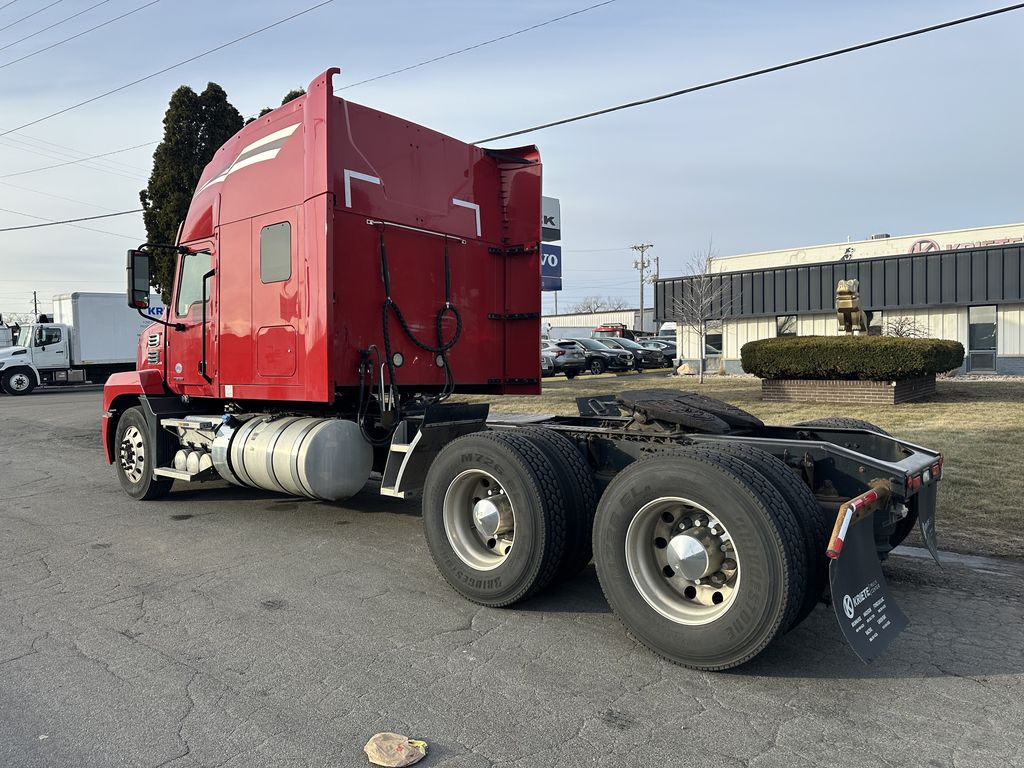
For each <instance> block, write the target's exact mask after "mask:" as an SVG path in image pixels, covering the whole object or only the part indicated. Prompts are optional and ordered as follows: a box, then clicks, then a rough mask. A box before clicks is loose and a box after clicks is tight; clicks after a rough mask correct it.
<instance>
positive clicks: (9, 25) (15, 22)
mask: <svg viewBox="0 0 1024 768" xmlns="http://www.w3.org/2000/svg"><path fill="white" fill-rule="evenodd" d="M63 2H64V0H53V2H52V3H50V4H49V5H44V6H43V7H42V8H40V9H39V10H38V11H32V13H30V14H29V15H28V16H22V17H21V18H20V19H18V20H17V21H12V22H11V23H10V24H8V25H7V26H6V27H0V32H3V31H4V30H5V29H10V28H11V27H13V26H15V25H16V24H21V22H23V21H28V20H29V19H31V18H32V17H33V16H37V15H38V14H40V13H42V12H43V11H45V10H47V9H48V8H53V6H55V5H59V4H60V3H63ZM8 5H10V3H8ZM6 7H7V6H6V5H5V6H4V8H6Z"/></svg>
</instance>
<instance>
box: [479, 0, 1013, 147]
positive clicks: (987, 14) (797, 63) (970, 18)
mask: <svg viewBox="0 0 1024 768" xmlns="http://www.w3.org/2000/svg"><path fill="white" fill-rule="evenodd" d="M1021 8H1024V3H1016V4H1015V5H1007V6H1004V7H1002V8H996V9H995V10H992V11H985V12H984V13H976V14H974V15H973V16H964V17H962V18H959V19H954V20H952V21H945V22H942V23H941V24H933V25H931V26H929V27H922V28H921V29H915V30H911V31H910V32H902V33H900V34H898V35H891V36H889V37H883V38H881V39H879V40H872V41H870V42H866V43H858V44H857V45H850V46H847V47H846V48H839V49H837V50H834V51H829V52H828V53H819V54H816V55H814V56H807V57H805V58H802V59H795V60H793V61H787V62H786V63H785V64H776V65H775V66H773V67H765V68H764V69H756V70H754V71H752V72H745V73H744V74H742V75H733V76H732V77H726V78H722V79H721V80H713V81H711V82H709V83H702V84H701V85H692V86H690V87H688V88H682V89H680V90H678V91H672V92H671V93H663V94H661V95H660V96H651V97H650V98H646V99H640V100H638V101H630V102H627V103H626V104H619V105H618V106H614V107H607V108H605V109H598V110H595V111H594V112H587V113H585V114H582V115H576V116H574V117H566V118H563V119H562V120H555V121H553V122H550V123H542V124H541V125H535V126H533V127H532V128H523V129H522V130H519V131H512V132H511V133H502V134H500V135H498V136H491V137H489V138H486V139H480V140H479V141H474V142H473V143H474V144H485V143H487V142H489V141H498V140H499V139H509V138H511V137H513V136H522V135H523V134H524V133H533V132H534V131H540V130H543V129H545V128H553V127H555V126H556V125H565V124H566V123H575V122H578V121H580V120H588V119H590V118H592V117H598V116H599V115H607V114H609V113H611V112H618V111H620V110H623V109H632V108H633V107H640V106H643V105H645V104H653V103H654V102H656V101H664V100H665V99H674V98H675V97H677V96H685V95H686V94H688V93H695V92H697V91H706V90H708V89H710V88H717V87H718V86H720V85H728V84H729V83H735V82H739V81H740V80H749V79H750V78H753V77H760V76H761V75H768V74H771V73H772V72H780V71H782V70H784V69H791V68H793V67H799V66H802V65H804V64H811V63H812V62H815V61H822V60H823V59H831V58H835V57H836V56H843V55H845V54H847V53H854V52H855V51H863V50H864V49H866V48H874V47H875V46H879V45H885V44H886V43H894V42H896V41H898V40H906V39H907V38H910V37H917V36H918V35H925V34H928V33H929V32H936V31H938V30H940V29H948V28H949V27H955V26H958V25H960V24H968V23H970V22H972V21H978V20H979V19H987V18H989V17H992V16H998V15H1000V14H1003V13H1009V12H1010V11H1017V10H1020V9H1021Z"/></svg>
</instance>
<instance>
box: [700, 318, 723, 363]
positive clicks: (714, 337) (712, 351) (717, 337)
mask: <svg viewBox="0 0 1024 768" xmlns="http://www.w3.org/2000/svg"><path fill="white" fill-rule="evenodd" d="M721 354H722V321H721V320H706V321H705V322H704V356H705V357H707V356H708V355H712V356H714V355H721Z"/></svg>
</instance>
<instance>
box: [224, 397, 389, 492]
mask: <svg viewBox="0 0 1024 768" xmlns="http://www.w3.org/2000/svg"><path fill="white" fill-rule="evenodd" d="M212 453H213V464H214V466H215V467H216V469H217V471H218V472H219V473H220V475H221V476H222V477H223V478H225V479H226V480H229V481H231V482H233V483H235V484H236V485H247V486H251V487H253V488H263V489H264V490H268V491H278V492H279V493H288V494H291V495H293V496H308V497H309V498H311V499H324V500H327V501H335V500H337V499H345V498H348V497H349V496H352V495H353V494H355V493H357V492H358V491H359V490H360V489H361V488H362V487H363V486H364V485H365V484H366V481H367V480H368V479H369V477H370V470H371V469H372V467H373V449H372V448H371V446H370V444H369V443H368V442H366V440H365V439H364V438H363V434H362V432H361V430H360V429H359V425H358V424H356V423H355V422H354V421H348V420H346V419H323V418H316V417H311V416H257V417H254V418H251V419H249V420H248V421H246V422H244V423H243V424H242V425H241V426H239V427H237V428H233V427H230V426H228V425H223V426H222V427H221V428H220V429H219V430H218V433H217V437H216V439H215V440H214V442H213V451H212Z"/></svg>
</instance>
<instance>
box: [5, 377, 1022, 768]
mask: <svg viewBox="0 0 1024 768" xmlns="http://www.w3.org/2000/svg"><path fill="white" fill-rule="evenodd" d="M100 403H101V393H100V391H99V390H98V388H91V389H89V388H86V389H83V390H78V391H66V392H61V391H59V390H57V391H51V392H46V391H43V392H39V393H37V394H34V395H31V396H28V397H22V398H12V397H2V398H0V426H2V430H3V441H2V443H0V499H2V501H0V537H2V541H3V548H2V551H0V723H2V725H0V765H2V766H55V765H69V766H77V767H80V768H85V767H86V766H98V767H99V766H102V767H103V768H107V767H108V766H121V765H125V766H165V765H166V766H175V767H176V768H184V767H185V766H286V765H295V766H349V765H352V766H357V765H365V764H366V759H365V757H364V755H363V753H362V746H363V744H364V743H365V742H366V740H367V739H368V738H369V737H370V736H371V735H373V734H374V733H376V732H378V731H385V730H393V731H398V732H400V733H405V734H408V735H410V736H413V737H418V738H423V739H425V740H426V741H428V742H429V744H430V748H429V749H430V752H429V755H428V757H427V759H426V760H425V761H424V762H423V763H422V764H423V765H430V766H434V765H436V766H442V765H443V766H467V767H468V766H506V765H508V766H512V765H515V766H563V765H564V766H581V765H601V766H623V765H628V766H651V765H666V764H683V765H688V766H690V765H708V766H716V768H718V767H726V766H811V765H850V766H853V765H857V766H862V765H928V766H936V767H939V766H954V765H955V766H975V765H977V766H992V765H1005V764H1024V744H1022V740H1021V738H1020V734H1021V733H1022V732H1024V684H1022V678H1024V601H1022V599H1021V598H1022V596H1024V564H1022V563H1021V562H1020V561H1013V560H1000V561H992V560H985V559H980V558H979V559H974V560H969V559H968V560H961V561H959V562H956V563H950V564H947V565H946V566H945V567H944V568H942V569H939V568H937V567H936V566H935V565H934V564H932V563H931V562H929V561H927V560H925V559H923V558H921V557H920V556H919V553H918V552H910V553H908V554H904V555H900V556H894V557H893V558H891V560H890V561H889V562H888V563H887V565H886V571H887V575H888V577H889V579H890V582H891V584H892V587H893V592H894V594H895V596H896V597H897V599H898V600H899V602H900V603H901V605H902V607H903V609H904V610H905V612H906V613H907V614H908V616H909V617H910V619H911V626H910V627H909V629H908V630H907V631H906V632H905V633H904V634H903V635H902V636H901V637H900V638H899V639H898V640H897V641H896V643H895V644H894V646H893V647H892V648H890V650H889V652H888V654H887V655H886V656H884V657H883V658H882V659H881V660H879V661H878V662H876V663H874V664H873V665H871V666H865V665H863V664H862V663H861V662H860V661H858V660H857V658H856V657H855V656H854V655H853V653H852V652H851V651H850V650H849V649H848V648H847V647H846V646H845V644H844V643H843V641H842V639H841V637H840V634H839V630H838V628H837V626H836V625H835V622H834V620H833V619H832V617H831V614H830V613H829V610H828V609H827V608H826V607H825V606H819V607H818V609H817V610H816V611H815V613H814V614H813V615H812V616H811V618H810V619H809V620H808V621H806V622H804V623H803V624H802V625H800V626H799V627H798V628H797V629H795V630H794V631H793V632H791V633H790V634H789V635H787V636H785V637H784V638H783V639H782V641H781V642H779V643H778V644H776V645H775V646H773V647H772V648H770V649H769V650H768V651H767V652H766V653H764V654H762V655H761V656H759V657H758V658H757V659H756V660H755V661H754V662H752V663H751V664H749V665H747V666H745V667H741V668H740V669H738V670H735V671H733V672H730V673H717V674H714V673H698V672H692V671H689V670H686V669H682V668H679V667H675V666H673V665H671V664H668V663H666V662H663V661H662V660H660V659H659V658H657V657H655V656H654V655H653V654H651V653H650V652H648V651H647V650H645V649H644V648H642V647H640V646H638V645H637V644H635V643H634V642H633V641H632V640H630V639H629V637H628V636H627V635H626V633H625V632H624V630H623V628H622V627H621V626H620V625H619V623H618V622H617V620H616V619H615V617H614V616H613V615H612V614H611V613H610V611H609V609H608V606H607V604H606V602H605V600H604V598H603V596H602V594H601V590H600V587H599V585H598V583H597V579H596V576H595V574H594V571H593V568H592V567H591V568H588V569H587V570H586V571H585V572H584V573H583V574H582V575H580V576H579V577H577V578H576V579H574V580H572V581H570V582H568V583H566V584H564V585H562V586H560V587H557V588H555V589H554V590H552V591H550V592H549V593H547V594H545V595H544V596H542V597H540V598H538V599H534V600H532V601H530V602H527V603H525V604H522V605H520V606H517V607H516V608H515V609H510V610H492V609H486V608H479V607H477V606H474V605H472V604H470V603H468V602H466V601H464V600H463V599H461V598H459V597H458V596H457V595H456V594H455V593H454V592H452V591H451V590H450V589H449V588H448V587H447V586H446V585H445V583H444V582H443V581H442V580H441V578H440V577H439V576H438V575H437V573H436V572H435V570H434V567H433V565H432V563H431V561H430V557H429V555H428V553H427V549H426V546H425V544H424V541H423V536H422V532H421V525H420V519H419V517H418V507H417V504H416V503H414V502H413V503H408V502H400V501H396V500H393V499H384V498H381V497H379V496H378V495H376V493H375V489H374V488H373V487H372V486H368V487H367V488H366V490H364V491H363V492H362V493H361V494H359V495H358V496H356V497H355V498H353V499H351V500H349V501H347V502H344V503H337V504H330V503H320V502H313V501H302V500H296V499H292V498H287V497H282V496H276V495H272V494H269V493H263V492H259V491H253V490H247V489H240V488H235V487H232V486H228V485H226V484H217V485H216V486H215V487H214V488H209V487H206V488H202V489H201V490H192V489H183V488H179V489H176V490H175V491H173V492H172V494H171V496H170V498H169V499H168V500H165V501H159V502H152V503H148V504H141V503H137V502H134V501H132V500H131V499H129V498H128V497H126V496H125V495H124V494H122V492H121V490H120V488H119V486H118V484H117V481H116V480H115V479H114V477H113V473H112V471H111V470H110V468H109V467H107V466H106V465H105V464H104V463H103V457H102V452H101V450H100V448H99V438H98V424H99V416H100ZM957 524H958V523H957V521H956V520H948V519H947V520H942V519H940V520H939V521H938V528H939V535H940V537H941V535H942V529H943V526H956V525H957Z"/></svg>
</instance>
